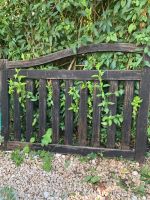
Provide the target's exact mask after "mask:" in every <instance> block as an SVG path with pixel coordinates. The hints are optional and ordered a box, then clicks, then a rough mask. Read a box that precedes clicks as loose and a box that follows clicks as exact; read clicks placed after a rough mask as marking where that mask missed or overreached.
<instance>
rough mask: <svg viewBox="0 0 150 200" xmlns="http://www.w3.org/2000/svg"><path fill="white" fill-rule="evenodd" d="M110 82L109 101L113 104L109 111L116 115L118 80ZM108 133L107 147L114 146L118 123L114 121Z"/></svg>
mask: <svg viewBox="0 0 150 200" xmlns="http://www.w3.org/2000/svg"><path fill="white" fill-rule="evenodd" d="M109 84H110V87H109V92H110V93H111V95H110V96H109V102H112V103H113V105H110V106H109V111H110V114H111V115H112V116H114V115H116V109H117V97H116V95H115V92H116V91H118V81H110V82H109ZM107 134H108V135H107V148H114V147H115V134H116V125H115V124H114V123H112V125H111V126H109V127H108V130H107Z"/></svg>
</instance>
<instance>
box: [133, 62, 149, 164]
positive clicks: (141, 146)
mask: <svg viewBox="0 0 150 200" xmlns="http://www.w3.org/2000/svg"><path fill="white" fill-rule="evenodd" d="M149 62H150V58H149ZM139 96H140V98H141V99H142V103H141V106H140V108H139V112H138V117H137V126H136V146H135V159H136V160H137V161H139V162H143V161H144V157H145V153H146V145H147V122H148V111H149V101H150V69H149V68H148V67H145V69H144V70H143V75H142V80H141V84H140V95H139Z"/></svg>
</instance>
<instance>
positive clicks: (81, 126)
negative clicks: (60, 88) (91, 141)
mask: <svg viewBox="0 0 150 200" xmlns="http://www.w3.org/2000/svg"><path fill="white" fill-rule="evenodd" d="M87 98H88V96H87V87H84V88H82V87H81V89H80V105H79V122H78V134H79V145H80V146H84V145H86V144H87V109H88V105H87V103H88V102H87V100H88V99H87Z"/></svg>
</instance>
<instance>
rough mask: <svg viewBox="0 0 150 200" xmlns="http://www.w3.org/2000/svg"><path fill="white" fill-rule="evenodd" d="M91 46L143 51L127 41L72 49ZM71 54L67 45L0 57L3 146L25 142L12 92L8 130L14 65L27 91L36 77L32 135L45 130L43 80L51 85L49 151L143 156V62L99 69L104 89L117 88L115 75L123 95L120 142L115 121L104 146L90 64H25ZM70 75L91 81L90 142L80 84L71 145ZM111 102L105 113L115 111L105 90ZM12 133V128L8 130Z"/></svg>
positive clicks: (146, 84) (146, 93) (147, 90)
mask: <svg viewBox="0 0 150 200" xmlns="http://www.w3.org/2000/svg"><path fill="white" fill-rule="evenodd" d="M94 52H124V53H135V52H139V53H143V49H142V48H140V49H139V48H137V47H136V46H135V45H133V44H97V45H89V46H86V47H80V48H79V49H77V53H76V56H77V55H83V54H87V53H94ZM71 56H75V54H74V52H73V51H72V50H71V49H68V50H63V51H60V52H57V53H53V54H51V55H48V56H43V57H40V58H37V59H33V60H31V61H8V60H1V64H0V66H1V68H0V69H1V110H2V134H3V136H4V139H5V148H6V149H13V148H15V147H18V146H19V147H22V146H23V145H25V143H22V142H21V134H22V133H21V121H20V105H19V96H18V94H17V93H15V94H14V131H13V134H14V138H15V140H14V141H10V131H9V114H10V107H9V94H8V80H9V79H10V78H13V76H14V74H15V73H16V72H15V69H16V68H20V69H21V71H20V74H21V75H24V76H26V89H27V91H30V92H32V91H33V80H35V79H36V80H39V131H38V133H37V137H38V138H41V136H42V135H43V134H44V133H45V130H46V95H47V94H46V80H51V82H52V89H53V112H52V131H53V142H52V144H50V145H48V146H47V147H45V149H47V150H50V151H56V152H60V153H80V154H83V155H86V154H88V153H90V152H102V153H103V154H104V155H106V156H123V157H127V158H128V157H131V158H135V159H136V160H138V161H143V160H144V155H145V152H146V145H147V119H148V108H149V97H150V81H149V80H150V69H149V68H148V67H146V66H145V67H144V68H143V70H124V71H119V70H108V71H105V73H104V75H103V80H107V81H108V82H109V83H110V88H109V90H110V92H112V93H114V92H115V91H117V88H118V83H119V82H120V81H124V82H125V95H124V105H123V119H124V120H123V124H122V139H121V148H120V149H116V148H115V135H116V126H115V124H112V125H111V126H110V127H109V128H108V134H107V146H106V148H104V147H103V148H101V146H100V142H99V141H100V136H101V134H100V133H101V130H100V123H101V122H100V121H101V109H100V107H99V106H98V104H99V103H100V101H101V99H100V97H98V96H97V94H98V92H99V91H98V89H97V87H96V84H97V83H98V80H97V79H96V78H94V77H93V75H95V74H98V71H95V70H86V71H81V70H70V71H69V70H36V69H28V68H29V67H31V66H32V67H35V66H39V65H43V64H47V63H50V62H52V61H57V60H60V59H63V58H66V57H71ZM143 58H144V60H147V61H149V58H148V57H147V56H145V55H143ZM61 80H63V81H65V88H66V92H65V94H66V95H65V96H66V100H65V134H64V144H59V138H60V132H59V123H60V102H59V100H60V81H61ZM74 81H84V82H87V81H93V83H94V84H95V87H94V92H93V119H92V141H91V145H90V146H87V143H86V138H87V98H88V91H87V88H81V90H80V105H79V122H78V133H79V137H78V145H76V146H74V145H73V112H72V111H71V110H69V107H70V106H71V103H72V97H71V96H70V95H69V94H68V92H69V88H70V87H71V86H72V85H73V83H74ZM135 81H138V82H139V83H140V94H139V95H140V97H141V99H142V103H141V106H140V108H139V112H138V117H137V125H136V139H135V140H136V141H135V144H136V145H135V147H134V148H133V149H130V135H131V123H132V106H131V102H132V100H133V93H134V82H135ZM111 102H113V103H114V104H113V105H112V106H111V107H110V109H111V113H112V114H113V115H115V114H116V104H117V102H116V97H115V95H112V96H111ZM33 109H34V108H33V102H31V101H30V100H29V99H27V102H26V132H25V136H26V142H29V141H30V138H31V136H32V131H33V130H32V120H33ZM11 134H12V133H11ZM32 148H33V149H41V148H43V147H41V145H40V144H39V143H35V144H32Z"/></svg>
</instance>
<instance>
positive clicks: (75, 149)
mask: <svg viewBox="0 0 150 200" xmlns="http://www.w3.org/2000/svg"><path fill="white" fill-rule="evenodd" d="M27 144H28V145H29V146H30V148H31V149H33V150H42V149H44V150H47V151H51V152H57V153H62V154H67V153H72V154H81V155H87V154H89V153H92V152H94V153H102V154H103V155H104V156H108V157H120V156H123V157H124V158H134V154H135V152H134V150H119V149H107V148H97V147H85V146H72V145H59V144H50V145H48V146H46V147H42V146H41V144H39V143H35V144H31V143H27V142H18V141H17V142H16V141H14V142H8V143H7V149H8V150H13V149H15V148H16V147H17V148H20V149H22V148H23V147H24V146H26V145H27Z"/></svg>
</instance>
